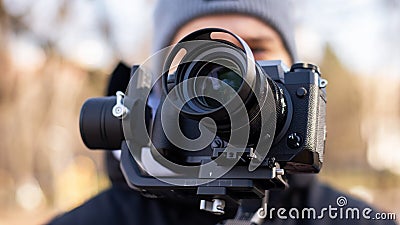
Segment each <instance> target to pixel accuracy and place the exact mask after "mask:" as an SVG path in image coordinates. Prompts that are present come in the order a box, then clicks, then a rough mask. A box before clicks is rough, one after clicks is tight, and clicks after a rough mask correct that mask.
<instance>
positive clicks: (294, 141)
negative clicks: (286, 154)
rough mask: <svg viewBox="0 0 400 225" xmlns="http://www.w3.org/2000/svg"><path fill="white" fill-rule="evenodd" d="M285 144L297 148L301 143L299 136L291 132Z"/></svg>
mask: <svg viewBox="0 0 400 225" xmlns="http://www.w3.org/2000/svg"><path fill="white" fill-rule="evenodd" d="M287 144H288V146H289V147H290V148H298V147H300V145H301V136H300V135H299V134H297V133H291V134H290V135H289V136H288V138H287Z"/></svg>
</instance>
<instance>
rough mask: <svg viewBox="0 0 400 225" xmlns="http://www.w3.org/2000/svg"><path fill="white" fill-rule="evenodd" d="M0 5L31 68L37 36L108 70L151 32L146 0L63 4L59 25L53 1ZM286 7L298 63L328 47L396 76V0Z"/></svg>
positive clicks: (359, 68)
mask: <svg viewBox="0 0 400 225" xmlns="http://www.w3.org/2000/svg"><path fill="white" fill-rule="evenodd" d="M3 2H4V5H5V7H6V10H7V11H8V12H10V13H11V14H13V15H24V20H25V22H26V23H27V24H28V26H29V27H30V29H31V30H32V31H33V34H34V35H33V36H32V34H19V35H18V37H15V38H12V41H11V42H12V43H11V45H12V46H13V48H10V49H12V54H13V55H14V57H13V58H14V59H15V60H16V61H18V59H26V58H36V60H34V62H32V63H31V64H32V66H33V67H35V64H40V63H41V62H42V61H43V60H41V58H43V57H45V56H44V54H43V53H41V52H40V51H41V49H40V48H37V47H36V48H35V46H36V45H37V42H38V41H40V40H41V39H49V40H52V41H55V43H56V45H57V48H58V49H59V50H60V51H61V52H62V54H63V55H64V56H66V57H67V58H69V59H71V60H73V61H75V62H77V63H79V64H81V65H83V66H85V67H88V68H108V67H109V66H112V65H114V63H115V62H114V61H113V59H115V58H119V59H123V60H124V61H126V62H128V63H140V60H143V58H142V57H143V56H142V55H143V52H140V51H143V49H142V48H141V47H142V46H143V44H144V43H146V42H147V41H149V39H150V38H151V34H153V33H152V30H151V24H152V20H151V19H152V10H153V5H154V2H155V1H154V0H135V1H129V0H117V1H115V0H98V1H90V0H69V1H65V2H67V4H68V5H69V7H70V11H69V12H68V13H66V15H64V18H63V20H62V22H61V23H60V20H59V19H57V16H56V15H57V11H58V9H59V8H60V7H62V6H63V4H62V3H63V1H61V0H36V1H30V0H3ZM293 5H294V18H295V21H296V27H297V28H296V40H297V45H298V50H299V54H300V58H301V59H305V60H307V61H313V62H314V61H315V62H316V63H318V62H319V61H320V60H321V56H322V53H323V50H324V46H325V45H326V44H327V43H329V45H331V46H332V48H333V49H334V50H335V52H336V53H337V55H338V56H339V57H340V58H341V59H342V61H343V63H344V64H345V65H347V67H348V68H349V69H351V70H354V71H355V72H357V73H359V74H360V75H362V76H364V75H365V76H369V75H375V74H377V73H378V72H382V71H384V73H385V74H389V75H390V76H392V77H394V78H399V79H400V63H398V62H400V42H399V41H398V36H399V34H400V1H399V0H324V1H311V0H297V1H293ZM29 9H30V10H29ZM104 23H108V24H109V25H110V26H108V29H109V30H110V36H108V37H104V35H102V28H103V27H102V25H103V24H104ZM154 35H157V34H156V33H154ZM25 49H28V50H27V51H26V50H25ZM147 54H150V53H147ZM33 56H35V57H33ZM20 61H25V64H26V63H27V62H26V60H20ZM25 66H29V65H25Z"/></svg>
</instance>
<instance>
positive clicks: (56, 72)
mask: <svg viewBox="0 0 400 225" xmlns="http://www.w3.org/2000/svg"><path fill="white" fill-rule="evenodd" d="M154 3H155V0H135V1H128V0H118V1H114V0H113V1H111V0H98V1H91V0H36V1H31V0H0V34H1V35H0V49H1V50H0V73H1V74H0V225H2V224H27V223H29V224H40V223H44V222H46V221H47V220H49V219H50V218H52V217H53V216H55V215H57V214H59V213H61V212H64V211H67V210H70V209H72V208H74V207H76V206H77V205H79V204H81V203H83V202H84V201H85V200H87V199H89V198H90V197H92V196H94V195H95V194H97V193H98V192H100V191H102V190H104V189H106V188H107V187H108V185H109V181H108V179H107V175H106V173H105V170H104V168H103V167H104V166H103V153H102V152H101V151H89V150H88V149H86V148H85V146H84V145H83V143H82V141H81V138H80V135H79V128H78V118H79V111H80V107H81V105H82V103H83V101H84V100H85V99H86V98H89V97H93V96H101V95H102V94H103V93H104V90H105V87H106V84H107V81H108V74H109V73H110V72H111V71H112V69H113V67H114V66H115V65H116V64H117V63H118V61H119V60H123V61H125V62H126V63H128V64H140V63H141V62H143V60H144V59H146V58H147V57H148V56H150V54H151V52H150V49H151V46H150V45H151V37H152V35H157V32H153V31H152V28H151V23H152V20H151V19H152V10H153V5H154ZM294 3H295V6H296V8H295V18H296V25H297V29H296V39H297V43H298V49H299V52H300V58H301V59H302V60H305V61H311V62H315V63H316V64H319V65H320V66H321V69H322V72H323V75H324V76H325V78H327V79H328V80H329V85H328V92H329V104H328V142H327V149H326V160H325V164H324V168H323V170H322V172H321V174H320V178H321V179H322V180H324V181H325V182H327V183H329V184H331V185H333V186H335V187H337V188H339V189H340V190H342V191H346V192H349V193H351V194H352V195H354V196H357V197H359V198H361V199H363V200H365V201H368V202H369V203H371V204H374V205H375V206H377V207H378V208H379V209H380V210H385V211H389V212H395V213H396V214H397V217H399V216H400V192H399V190H400V42H399V39H398V38H399V35H400V0H350V1H349V0H324V1H311V0H297V1H295V2H294Z"/></svg>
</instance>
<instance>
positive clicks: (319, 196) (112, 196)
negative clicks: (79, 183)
mask: <svg viewBox="0 0 400 225" xmlns="http://www.w3.org/2000/svg"><path fill="white" fill-rule="evenodd" d="M107 161H108V163H107V164H108V170H109V174H110V178H111V180H112V186H111V187H110V188H109V189H107V190H105V191H104V192H102V193H100V194H98V195H97V196H95V197H94V198H92V199H90V200H89V201H87V202H86V203H84V204H83V205H81V206H79V207H77V208H76V209H74V210H72V211H70V212H67V213H65V214H64V215H61V216H59V217H57V218H55V219H54V220H53V221H51V222H50V224H53V225H64V224H74V225H81V224H96V225H103V224H104V225H111V224H118V225H124V224H130V225H142V224H143V225H148V224H158V225H171V224H191V225H197V224H199V225H200V224H201V225H207V224H210V225H211V224H217V223H218V222H221V221H222V220H224V219H227V217H232V216H233V215H234V214H235V213H236V212H233V213H232V212H231V213H228V215H225V217H221V216H215V215H213V214H211V213H208V212H204V211H200V210H199V203H198V202H181V201H174V200H173V199H150V198H146V197H144V196H142V195H141V194H140V193H139V192H136V191H134V190H132V189H130V188H129V187H128V186H127V184H126V183H125V181H124V178H123V177H122V174H121V171H120V170H119V167H118V162H117V160H115V159H114V158H113V157H112V156H111V154H110V153H108V157H107ZM289 183H290V185H291V186H290V188H289V189H287V190H285V191H271V192H270V198H269V204H268V206H269V208H270V209H271V208H275V209H276V210H275V211H273V212H272V214H271V216H269V215H267V218H266V221H265V223H264V224H273V225H276V224H285V225H291V224H304V225H306V224H330V225H339V224H354V225H361V224H395V222H394V221H390V220H374V219H372V218H373V217H375V213H376V212H377V211H376V210H373V211H372V212H371V213H369V216H371V219H370V220H367V219H364V218H363V216H362V210H363V209H365V208H367V207H369V208H371V207H370V206H368V205H367V204H366V203H364V202H362V201H360V200H357V199H355V198H353V197H350V196H348V195H346V194H344V193H341V192H339V191H337V190H335V189H333V188H332V187H329V186H328V185H325V184H322V183H320V182H319V181H318V180H317V179H316V177H315V176H314V175H299V176H293V177H290V178H289ZM338 197H345V198H346V200H347V204H346V205H345V206H343V207H339V206H338V205H337V199H338ZM243 205H244V206H243V207H242V208H241V210H243V209H245V211H248V212H255V211H256V210H257V209H258V208H259V207H260V201H258V200H253V201H251V200H249V201H244V202H243ZM329 206H331V208H337V210H336V211H333V212H332V215H331V216H334V215H335V214H334V213H335V212H336V213H337V216H336V219H332V218H330V216H329V211H327V210H328V209H329ZM309 207H313V208H314V209H315V211H316V217H318V216H320V215H321V210H322V208H327V210H326V211H323V214H324V216H323V218H321V219H318V218H316V219H302V218H309V217H307V215H308V214H305V217H300V219H290V217H289V215H288V212H289V210H290V209H292V208H296V209H297V211H298V212H299V213H300V216H301V214H302V209H304V208H309ZM279 208H286V214H285V213H284V214H283V216H287V217H288V219H280V218H278V217H277V210H278V209H279ZM340 208H342V210H343V211H342V212H343V213H342V218H343V219H340ZM348 208H357V209H358V210H359V213H360V214H359V217H360V219H351V214H350V213H351V212H350V211H349V212H348V218H349V219H346V209H348ZM234 211H236V209H235V210H234ZM292 211H293V212H292V213H293V214H292V215H295V210H292ZM304 213H307V212H306V211H305V212H304ZM271 218H272V219H271ZM310 218H312V217H310ZM353 218H356V217H353Z"/></svg>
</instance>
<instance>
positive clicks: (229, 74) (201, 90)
mask: <svg viewBox="0 0 400 225" xmlns="http://www.w3.org/2000/svg"><path fill="white" fill-rule="evenodd" d="M198 76H200V77H202V78H205V79H198V81H197V80H196V81H195V91H196V96H199V97H198V98H197V102H198V103H200V105H201V106H203V107H206V108H210V109H216V108H218V107H220V106H221V103H228V102H229V101H231V100H232V99H233V98H234V94H235V93H232V91H230V90H229V89H233V90H235V91H236V92H237V91H238V90H239V88H240V86H241V85H242V82H243V79H242V77H241V76H240V75H239V74H238V73H237V72H235V71H234V70H233V69H231V68H228V67H226V66H222V65H219V64H216V63H207V64H206V65H205V66H204V67H203V68H202V69H201V70H200V71H199V73H198ZM207 96H221V103H220V102H218V101H216V100H214V99H212V98H210V97H207Z"/></svg>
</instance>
